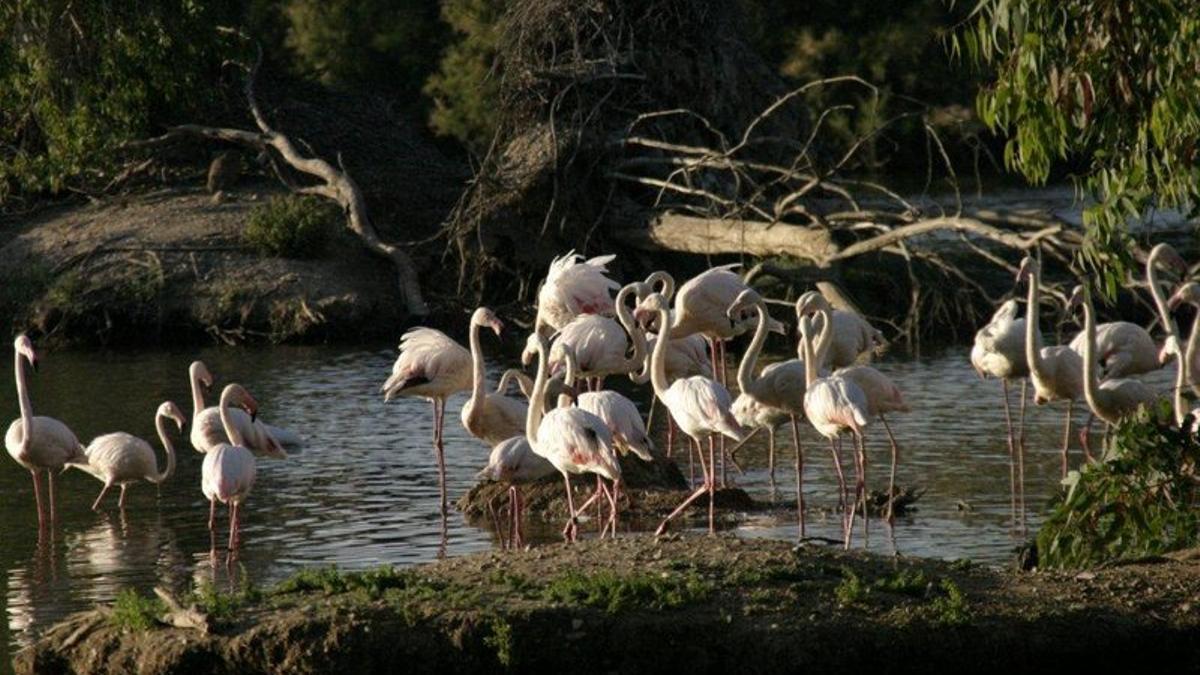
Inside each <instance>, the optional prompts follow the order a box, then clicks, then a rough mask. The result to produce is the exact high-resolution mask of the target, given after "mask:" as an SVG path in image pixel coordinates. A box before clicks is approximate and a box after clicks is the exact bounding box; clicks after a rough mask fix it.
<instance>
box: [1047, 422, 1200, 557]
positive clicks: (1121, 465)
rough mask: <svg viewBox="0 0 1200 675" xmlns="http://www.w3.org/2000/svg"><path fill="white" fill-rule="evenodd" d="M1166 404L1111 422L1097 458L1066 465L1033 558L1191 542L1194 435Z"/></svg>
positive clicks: (1122, 553)
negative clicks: (1077, 467)
mask: <svg viewBox="0 0 1200 675" xmlns="http://www.w3.org/2000/svg"><path fill="white" fill-rule="evenodd" d="M1188 425H1190V422H1188V423H1187V424H1185V428H1184V429H1180V428H1179V427H1177V426H1176V425H1175V424H1174V419H1173V417H1172V415H1171V410H1170V407H1169V406H1167V405H1163V406H1161V407H1159V408H1157V409H1154V410H1142V411H1140V412H1139V413H1138V414H1137V415H1135V416H1133V417H1131V418H1129V419H1127V420H1125V421H1123V422H1122V423H1121V424H1118V425H1117V427H1116V428H1115V429H1114V431H1113V435H1112V438H1111V442H1110V444H1109V446H1108V448H1107V449H1106V452H1105V455H1104V459H1103V461H1102V462H1100V463H1096V464H1091V465H1088V466H1085V467H1083V469H1082V470H1081V471H1079V472H1072V473H1071V474H1070V476H1068V477H1067V479H1066V481H1064V482H1065V484H1066V486H1067V491H1066V493H1065V494H1063V495H1062V496H1060V497H1059V498H1058V501H1057V503H1056V504H1055V505H1054V509H1053V511H1052V512H1051V514H1050V517H1049V518H1048V519H1047V520H1046V523H1045V525H1043V526H1042V529H1041V530H1040V531H1039V532H1038V536H1037V550H1038V563H1039V564H1040V565H1042V566H1045V567H1060V568H1061V567H1065V568H1079V567H1088V566H1092V565H1096V564H1099V563H1103V562H1106V561H1110V560H1116V559H1121V558H1138V557H1143V556H1147V555H1159V554H1162V553H1166V552H1168V551H1173V550H1177V549H1180V548H1185V547H1188V546H1192V545H1195V544H1196V542H1197V539H1198V538H1197V533H1198V532H1200V511H1198V510H1197V509H1196V506H1195V505H1196V501H1197V499H1198V498H1200V482H1197V480H1196V475H1195V472H1196V467H1197V462H1198V461H1200V442H1198V441H1197V439H1196V436H1195V435H1194V434H1192V433H1191V432H1190V431H1187V430H1186V427H1187V426H1188Z"/></svg>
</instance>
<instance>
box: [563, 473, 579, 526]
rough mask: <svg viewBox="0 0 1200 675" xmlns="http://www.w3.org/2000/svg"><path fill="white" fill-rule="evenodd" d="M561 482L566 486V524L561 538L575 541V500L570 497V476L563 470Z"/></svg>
mask: <svg viewBox="0 0 1200 675" xmlns="http://www.w3.org/2000/svg"><path fill="white" fill-rule="evenodd" d="M562 476H563V483H564V484H565V485H566V486H567V526H566V527H564V528H563V538H564V539H566V540H567V541H575V533H576V530H577V528H576V526H575V501H574V499H573V498H572V497H571V477H570V476H568V475H567V473H566V472H565V471H564V472H563V475H562Z"/></svg>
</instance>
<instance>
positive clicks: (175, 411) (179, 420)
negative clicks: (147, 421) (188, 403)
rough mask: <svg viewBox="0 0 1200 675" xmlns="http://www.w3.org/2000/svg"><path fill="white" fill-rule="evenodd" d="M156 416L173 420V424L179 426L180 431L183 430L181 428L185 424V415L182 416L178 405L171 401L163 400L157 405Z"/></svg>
mask: <svg viewBox="0 0 1200 675" xmlns="http://www.w3.org/2000/svg"><path fill="white" fill-rule="evenodd" d="M156 417H165V418H167V419H169V420H174V421H175V426H177V427H179V430H180V431H183V428H184V427H186V426H187V417H185V416H184V414H183V411H182V410H180V409H179V406H177V405H175V404H174V403H173V402H171V401H164V402H163V404H162V405H160V406H158V412H157V413H156Z"/></svg>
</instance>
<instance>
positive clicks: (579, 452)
mask: <svg viewBox="0 0 1200 675" xmlns="http://www.w3.org/2000/svg"><path fill="white" fill-rule="evenodd" d="M529 344H530V346H532V348H533V349H532V350H531V353H533V354H534V355H536V357H537V360H538V369H537V377H536V378H535V379H534V382H533V392H532V394H533V395H532V396H530V397H529V415H528V417H527V418H526V420H525V437H526V438H527V439H528V440H529V444H530V446H531V447H532V448H533V451H534V452H535V453H537V454H538V455H541V456H542V457H544V458H546V460H548V461H549V462H550V463H551V464H553V465H554V468H555V469H557V470H558V472H559V473H561V474H562V477H563V483H564V485H566V488H567V511H568V515H569V517H568V519H567V525H566V527H564V528H563V536H564V537H565V538H566V539H567V540H568V541H574V540H575V538H576V536H577V534H578V527H577V525H576V518H577V516H578V514H579V513H580V512H582V511H583V510H584V509H586V508H587V507H588V506H589V505H590V504H591V503H592V502H593V501H594V500H595V499H597V498H599V497H600V495H601V494H602V492H601V491H600V489H597V491H596V492H595V493H594V494H593V495H592V496H591V498H589V499H588V501H587V502H585V503H584V505H583V506H581V507H580V508H579V509H578V510H577V509H576V508H575V503H574V499H573V498H572V496H571V478H570V474H573V473H575V474H581V473H594V474H596V475H597V476H601V477H604V478H607V479H609V480H610V481H612V482H613V485H614V487H618V486H619V485H620V482H621V465H620V464H619V463H618V462H617V454H616V450H615V449H614V448H613V440H612V433H611V432H610V431H609V430H608V427H607V426H605V424H604V421H603V420H601V419H600V418H598V417H596V416H595V415H593V414H592V413H589V412H587V411H586V410H582V409H580V408H576V407H570V406H566V407H564V406H560V407H558V408H555V409H553V410H550V411H549V412H547V411H546V410H545V393H546V380H547V372H546V371H547V370H548V361H549V354H548V352H549V351H550V347H549V345H547V344H546V338H545V337H544V336H542V335H540V334H539V333H537V332H534V333H533V334H532V335H530V336H529ZM609 503H610V506H611V512H610V513H611V520H612V521H613V522H614V523H615V520H616V510H617V502H616V500H615V499H614V498H612V497H611V496H610V497H609ZM613 532H614V533H615V532H616V529H615V527H614V529H613Z"/></svg>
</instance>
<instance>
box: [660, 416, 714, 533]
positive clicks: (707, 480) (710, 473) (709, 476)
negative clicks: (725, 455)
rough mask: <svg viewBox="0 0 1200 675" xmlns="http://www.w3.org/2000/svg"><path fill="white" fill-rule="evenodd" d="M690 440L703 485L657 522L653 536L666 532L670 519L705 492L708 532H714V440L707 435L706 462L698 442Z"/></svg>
mask: <svg viewBox="0 0 1200 675" xmlns="http://www.w3.org/2000/svg"><path fill="white" fill-rule="evenodd" d="M692 442H693V443H694V444H695V445H696V451H697V454H698V455H699V456H700V471H701V472H703V474H704V485H701V486H700V487H699V488H697V489H696V491H695V492H693V493H692V494H691V495H689V496H688V498H687V499H685V500H683V503H682V504H680V505H679V506H677V507H675V510H674V511H672V512H671V514H670V515H668V516H667V517H666V518H664V519H663V521H662V523H661V524H659V526H658V529H657V530H655V531H654V535H655V536H661V535H662V534H663V533H664V532H666V531H667V525H668V524H669V523H670V522H671V520H673V519H674V518H675V517H677V516H678V515H679V514H681V513H683V512H684V510H686V509H687V507H689V506H691V504H692V502H694V501H696V500H697V499H699V498H700V497H701V496H703V495H704V494H705V493H707V494H708V531H709V533H710V534H712V533H715V532H716V518H715V512H716V509H715V502H714V495H715V492H716V489H715V488H716V485H715V481H716V475H715V474H716V464H715V460H716V456H715V452H716V442H715V441H714V439H713V437H712V436H709V437H708V463H707V464H706V463H705V462H704V453H703V452H702V451H701V450H700V442H699V441H697V440H695V439H692Z"/></svg>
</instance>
